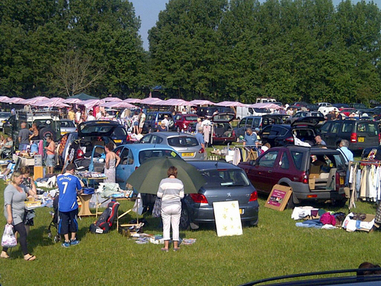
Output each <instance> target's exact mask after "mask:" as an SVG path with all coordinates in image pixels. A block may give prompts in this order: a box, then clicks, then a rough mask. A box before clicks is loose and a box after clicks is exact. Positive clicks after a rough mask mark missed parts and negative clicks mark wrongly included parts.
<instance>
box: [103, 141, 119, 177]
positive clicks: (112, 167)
mask: <svg viewBox="0 0 381 286" xmlns="http://www.w3.org/2000/svg"><path fill="white" fill-rule="evenodd" d="M105 150H106V162H105V163H106V164H105V176H106V177H107V179H105V180H104V182H105V183H115V171H116V167H118V165H119V162H120V157H119V156H118V155H116V154H115V153H114V152H113V151H112V150H114V143H112V142H108V143H107V144H106V147H105Z"/></svg>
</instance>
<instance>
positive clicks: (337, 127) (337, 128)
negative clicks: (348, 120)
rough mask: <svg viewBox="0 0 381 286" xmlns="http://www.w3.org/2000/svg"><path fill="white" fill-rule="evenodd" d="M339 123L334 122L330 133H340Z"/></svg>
mask: <svg viewBox="0 0 381 286" xmlns="http://www.w3.org/2000/svg"><path fill="white" fill-rule="evenodd" d="M340 127H341V123H340V122H335V123H333V124H332V128H331V133H338V132H339V131H340Z"/></svg>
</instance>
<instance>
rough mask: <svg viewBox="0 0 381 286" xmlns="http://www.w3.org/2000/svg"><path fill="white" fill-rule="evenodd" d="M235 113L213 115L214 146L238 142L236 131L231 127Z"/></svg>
mask: <svg viewBox="0 0 381 286" xmlns="http://www.w3.org/2000/svg"><path fill="white" fill-rule="evenodd" d="M234 117H235V116H234V113H230V112H229V113H218V114H216V115H213V118H212V122H213V130H212V131H213V133H212V141H211V142H212V144H227V143H232V142H236V141H237V137H236V136H235V131H234V129H233V126H232V125H231V123H230V122H231V121H232V120H233V119H234Z"/></svg>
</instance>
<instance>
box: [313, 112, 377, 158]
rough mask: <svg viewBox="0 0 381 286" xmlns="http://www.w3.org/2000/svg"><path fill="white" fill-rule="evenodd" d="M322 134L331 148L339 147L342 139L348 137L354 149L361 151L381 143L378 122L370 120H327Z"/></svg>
mask: <svg viewBox="0 0 381 286" xmlns="http://www.w3.org/2000/svg"><path fill="white" fill-rule="evenodd" d="M320 136H321V138H322V139H323V140H324V141H325V143H326V144H327V147H330V148H337V147H338V146H339V143H340V141H341V140H342V139H346V140H348V141H349V149H350V150H352V151H360V150H362V149H364V148H367V147H372V146H377V145H380V143H381V136H380V130H379V127H378V123H377V122H375V121H370V120H350V119H348V120H333V121H327V122H326V123H324V124H323V126H322V127H321V128H320Z"/></svg>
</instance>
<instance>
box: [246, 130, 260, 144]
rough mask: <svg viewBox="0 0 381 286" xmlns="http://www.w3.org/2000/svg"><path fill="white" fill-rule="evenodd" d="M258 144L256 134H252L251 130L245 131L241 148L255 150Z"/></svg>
mask: <svg viewBox="0 0 381 286" xmlns="http://www.w3.org/2000/svg"><path fill="white" fill-rule="evenodd" d="M257 143H258V137H257V133H255V132H253V130H252V129H251V128H247V129H246V133H245V137H244V139H243V147H246V146H247V147H251V148H255V147H256V145H257Z"/></svg>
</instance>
